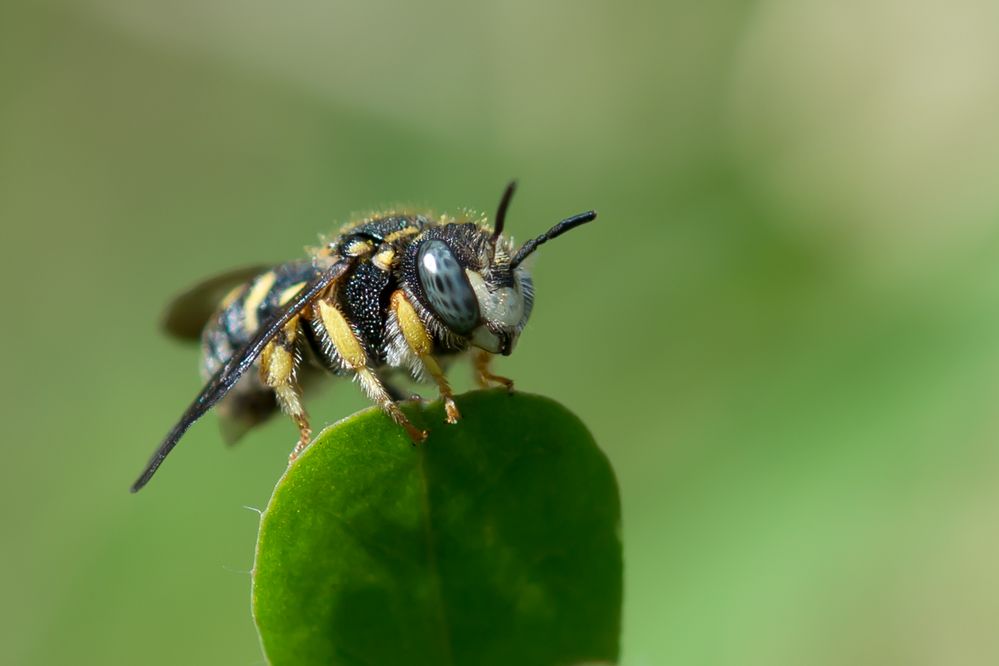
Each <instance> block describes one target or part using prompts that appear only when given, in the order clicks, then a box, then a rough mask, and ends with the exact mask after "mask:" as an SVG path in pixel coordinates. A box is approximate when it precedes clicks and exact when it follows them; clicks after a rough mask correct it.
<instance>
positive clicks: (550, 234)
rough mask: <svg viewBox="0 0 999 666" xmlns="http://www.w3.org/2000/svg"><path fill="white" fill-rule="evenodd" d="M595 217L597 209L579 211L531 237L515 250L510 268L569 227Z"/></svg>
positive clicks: (576, 225) (571, 227)
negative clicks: (535, 236) (538, 234)
mask: <svg viewBox="0 0 999 666" xmlns="http://www.w3.org/2000/svg"><path fill="white" fill-rule="evenodd" d="M595 219H597V211H595V210H589V211H586V212H585V213H580V214H579V215H573V216H572V217H567V218H566V219H564V220H562V221H561V222H559V223H558V224H556V225H555V226H554V227H552V228H551V229H549V230H548V231H546V232H545V233H543V234H541V235H540V236H538V237H537V238H532V239H531V240H529V241H527V242H526V243H524V244H523V245H521V246H520V249H519V250H517V254H516V256H514V258H513V261H511V262H510V268H511V269H514V268H516V267H517V266H518V265H519V264H520V262H522V261H523V260H524V259H526V258H527V256H528V255H529V254H531V253H532V252H534V251H535V250H537V249H538V247H539V246H540V245H543V244H545V243H547V242H548V241H550V240H551V239H553V238H557V237H559V236H561V235H562V234H564V233H565V232H567V231H569V230H570V229H575V228H576V227H578V226H579V225H581V224H586V223H587V222H592V221H593V220H595Z"/></svg>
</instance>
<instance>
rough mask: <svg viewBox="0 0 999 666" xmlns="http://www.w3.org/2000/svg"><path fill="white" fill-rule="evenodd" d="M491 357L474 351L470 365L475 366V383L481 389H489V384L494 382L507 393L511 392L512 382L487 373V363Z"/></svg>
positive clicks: (484, 352)
mask: <svg viewBox="0 0 999 666" xmlns="http://www.w3.org/2000/svg"><path fill="white" fill-rule="evenodd" d="M492 358H493V355H492V354H490V353H489V352H487V351H483V350H481V349H479V350H476V352H475V355H474V356H473V357H472V364H473V365H474V366H475V381H476V383H478V385H479V386H480V387H482V388H489V382H496V383H497V384H502V385H503V386H505V387H506V390H507V391H510V392H511V393H512V392H513V380H512V379H510V378H508V377H500V376H499V375H494V374H493V373H491V372H489V362H490V361H491V360H492Z"/></svg>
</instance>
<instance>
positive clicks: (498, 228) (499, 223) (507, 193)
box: [493, 180, 517, 243]
mask: <svg viewBox="0 0 999 666" xmlns="http://www.w3.org/2000/svg"><path fill="white" fill-rule="evenodd" d="M515 191H517V181H516V180H511V181H510V183H509V184H508V185H507V186H506V189H505V190H503V197H502V198H501V199H500V203H499V209H497V211H496V221H495V222H494V223H493V242H494V243H495V241H496V239H498V238H499V236H500V234H501V233H503V223H504V222H505V221H506V209H507V208H509V207H510V199H512V198H513V193H514V192H515Z"/></svg>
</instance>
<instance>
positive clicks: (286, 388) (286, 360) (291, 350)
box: [260, 317, 312, 460]
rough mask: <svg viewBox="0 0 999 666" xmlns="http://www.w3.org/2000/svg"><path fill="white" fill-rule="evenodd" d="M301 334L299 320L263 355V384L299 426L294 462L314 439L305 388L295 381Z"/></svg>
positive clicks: (289, 325)
mask: <svg viewBox="0 0 999 666" xmlns="http://www.w3.org/2000/svg"><path fill="white" fill-rule="evenodd" d="M297 332H298V317H295V318H294V319H292V320H291V321H289V322H288V323H287V324H286V325H285V327H284V329H283V330H282V331H281V333H280V334H278V335H277V337H275V338H274V339H273V340H271V341H270V342H269V343H267V346H266V347H264V350H263V351H262V352H261V353H260V379H261V381H263V383H264V384H266V385H267V386H269V387H270V388H271V389H273V391H274V395H275V397H276V398H277V401H278V404H279V405H280V406H281V410H282V411H283V412H285V413H286V414H288V415H289V416H291V418H292V420H293V421H294V422H295V425H296V426H298V443H297V444H296V445H295V448H294V449H293V450H292V452H291V456H290V458H291V460H294V459H295V458H297V457H298V454H300V453H301V452H302V451H303V450H305V447H306V446H308V445H309V441H310V440H311V439H312V428H311V427H310V426H309V415H308V414H307V413H306V411H305V407H303V406H302V397H301V389H299V387H298V384H297V383H296V381H295V369H296V368H297V366H298V356H297V354H296V353H295V334H296V333H297Z"/></svg>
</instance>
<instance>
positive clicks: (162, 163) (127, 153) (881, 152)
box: [0, 0, 999, 666]
mask: <svg viewBox="0 0 999 666" xmlns="http://www.w3.org/2000/svg"><path fill="white" fill-rule="evenodd" d="M997 68H999V5H996V4H995V3H994V2H988V1H986V0H952V1H948V2H943V1H942V0H930V1H928V2H921V3H910V2H903V1H902V0H877V1H875V2H846V3H828V2H818V1H816V0H774V1H770V2H760V3H751V2H723V1H716V2H710V1H709V2H682V1H678V0H674V1H671V2H642V3H612V2H593V3H585V4H584V3H573V2H568V1H563V2H550V3H549V2H544V3H537V2H524V1H514V2H507V3H489V4H488V5H487V4H485V3H482V4H478V5H470V4H463V3H453V4H451V3H443V2H430V3H401V2H400V3H381V2H364V3H362V2H352V3H332V2H317V1H313V2H309V1H304V0H303V1H298V2H289V3H270V2H261V1H258V0H249V1H247V0H243V1H239V2H237V1H235V0H207V1H206V0H197V1H195V0H181V1H179V2H169V3H168V2H155V1H152V0H87V1H76V2H69V1H68V0H67V1H65V2H60V1H50V2H47V1H40V2H30V3H29V2H13V3H12V2H5V3H3V7H2V9H0V222H2V228H3V242H2V244H0V248H2V249H0V251H2V252H3V261H2V262H0V270H2V271H3V278H4V283H5V285H6V293H7V295H8V297H7V305H6V314H5V316H4V319H3V320H4V323H5V325H4V326H3V332H2V333H0V335H2V336H3V349H4V350H5V355H4V359H3V364H2V366H3V368H4V375H5V380H6V381H5V385H6V388H5V391H4V396H5V399H4V401H3V410H4V412H3V413H4V418H3V419H2V425H0V428H2V429H3V430H2V437H3V440H4V444H5V445H4V447H3V454H2V455H3V463H2V465H0V520H2V524H3V526H4V531H3V539H2V543H3V547H2V550H0V552H2V556H0V557H2V560H0V590H2V593H0V620H2V621H0V643H2V645H3V655H4V656H3V661H4V662H5V663H11V664H45V665H49V664H70V663H73V664H83V663H86V664H135V663H141V664H180V663H183V664H259V663H261V662H262V657H261V654H260V651H259V648H258V646H257V640H256V636H255V631H254V629H253V626H252V623H251V620H250V616H249V579H248V575H247V570H248V569H249V568H250V566H251V561H252V553H253V543H254V537H255V530H256V514H254V513H253V512H252V511H250V510H247V509H245V508H243V507H244V506H250V507H261V506H263V505H264V503H265V502H266V500H267V498H268V496H269V493H270V490H271V487H272V485H273V483H274V481H275V480H276V478H277V477H278V475H279V474H280V473H281V471H282V469H283V466H284V464H285V459H286V456H287V453H288V451H289V449H290V447H291V445H292V444H293V440H294V433H293V429H292V428H291V426H290V425H289V424H288V423H286V422H284V420H278V421H276V422H274V423H271V424H270V425H268V426H267V427H266V428H264V429H263V430H262V431H260V432H258V433H255V434H253V435H251V436H250V437H249V438H248V439H247V440H246V441H245V443H244V445H242V446H240V447H238V448H236V449H231V450H227V449H226V448H225V447H224V446H223V445H222V444H221V441H220V438H219V436H218V433H217V430H216V427H215V426H216V424H215V422H214V421H215V418H214V416H210V417H208V418H206V419H205V421H204V422H202V423H199V424H198V425H197V426H196V427H195V428H194V429H193V430H192V431H191V433H190V434H189V435H188V436H187V438H186V439H185V440H184V441H183V442H182V444H181V446H180V447H179V448H178V450H177V452H176V453H175V454H174V456H173V457H171V459H170V460H169V461H168V463H167V464H166V465H165V467H164V469H163V470H162V472H161V475H160V476H158V477H157V478H156V479H155V480H154V481H153V483H152V484H151V485H150V486H149V488H148V489H147V490H145V491H143V492H142V493H141V494H139V495H137V496H130V495H129V494H128V492H127V489H128V485H129V484H130V483H131V481H132V480H133V478H134V477H135V475H136V474H137V473H138V472H139V471H140V469H141V467H142V465H143V464H144V463H145V461H146V458H147V456H148V455H149V453H150V451H151V450H152V448H153V447H154V446H155V444H156V443H157V442H158V441H159V439H160V437H161V436H162V435H163V434H164V433H165V432H166V430H167V429H168V428H169V427H170V425H172V423H173V420H174V419H175V418H176V417H177V416H178V415H179V414H180V412H181V410H182V409H183V407H185V406H186V405H187V403H188V401H189V400H190V399H191V398H192V397H193V395H194V394H195V392H196V391H197V390H198V388H199V382H198V376H197V372H196V367H197V358H196V357H197V353H196V350H195V349H193V348H188V347H185V346H183V345H181V344H178V343H175V342H174V341H171V340H168V339H166V338H164V337H163V336H162V335H161V334H160V333H159V331H158V329H157V322H158V319H159V316H160V313H161V309H162V307H163V305H164V303H165V302H167V301H168V299H169V298H170V297H171V296H172V295H173V294H174V293H175V292H177V291H178V290H179V289H181V288H184V287H186V286H188V285H189V284H191V283H192V282H195V281H197V280H198V279H200V278H201V277H203V276H206V275H209V274H212V273H213V272H216V271H218V270H220V269H224V268H228V267H232V266H238V265H241V264H245V263H251V262H257V261H281V260H284V259H288V258H293V257H297V256H300V254H301V248H302V247H303V246H304V245H307V244H312V243H314V242H315V239H316V236H317V234H319V233H321V232H329V231H332V230H334V229H335V228H336V227H337V225H338V224H339V223H341V222H343V221H345V220H347V219H348V218H349V216H350V214H351V212H352V211H358V210H367V209H370V208H373V207H377V206H379V205H384V204H389V203H394V202H414V203H417V204H426V205H429V206H432V207H434V208H437V209H439V210H455V209H457V208H459V207H463V206H468V207H472V208H476V209H480V210H485V211H487V212H489V213H490V214H491V213H492V211H493V209H494V207H495V204H496V202H497V199H498V197H499V194H500V192H501V190H502V187H503V185H504V184H505V183H506V181H507V179H508V178H509V177H511V176H517V177H519V178H520V183H521V188H520V192H519V193H518V196H517V198H516V199H515V201H514V203H513V207H512V210H511V214H510V218H509V221H508V229H510V231H512V232H513V233H514V234H515V235H516V236H517V237H518V238H519V239H521V240H523V239H525V238H527V237H528V236H530V235H533V234H536V233H538V232H539V231H541V230H543V229H546V228H547V227H548V226H550V225H551V224H552V223H553V222H554V221H556V220H558V219H560V218H561V217H563V216H565V215H568V214H572V213H576V212H578V211H580V210H585V209H588V208H591V207H592V208H596V209H597V210H598V211H599V212H600V219H599V220H598V221H597V223H595V224H594V225H591V226H588V227H586V228H584V229H581V230H579V231H576V232H573V233H572V234H570V235H568V236H566V237H565V238H564V239H560V240H559V241H558V242H556V243H553V244H552V245H550V246H546V247H545V249H544V250H543V251H542V252H541V253H540V256H539V258H538V262H537V264H536V268H535V281H536V286H537V290H538V298H537V305H536V308H535V313H534V315H533V318H532V321H531V324H530V326H529V327H528V329H527V331H526V333H525V335H524V337H523V338H522V340H521V343H520V345H519V347H518V350H517V353H516V354H515V355H514V356H512V357H510V358H509V359H503V360H501V361H500V363H499V365H498V370H499V371H500V372H502V373H503V374H509V375H510V376H512V377H515V378H516V379H517V381H518V386H519V387H521V388H522V389H523V390H525V391H531V392H536V393H541V394H545V395H548V396H552V397H555V398H557V399H559V400H560V401H562V402H563V403H564V404H565V405H567V406H568V407H569V408H571V409H572V410H574V411H575V412H576V413H578V414H579V415H580V416H581V417H582V418H583V419H584V421H586V422H587V423H588V424H589V426H590V428H591V429H592V430H593V432H594V434H595V436H596V438H597V441H598V442H600V443H601V444H602V446H603V447H604V448H605V450H606V451H607V453H608V455H609V456H610V458H611V460H612V461H613V463H614V465H615V467H616V469H617V472H618V475H619V479H620V482H621V489H622V495H623V503H624V535H625V558H626V590H625V592H626V607H625V617H624V626H625V630H624V637H623V646H624V647H623V649H624V654H623V663H624V664H627V665H633V666H645V665H653V664H738V665H743V666H744V665H757V664H758V665H767V666H772V665H775V664H781V665H783V664H787V665H798V664H818V665H822V664H830V665H831V664H847V663H849V664H906V665H910V664H917V665H920V664H947V665H961V664H994V663H997V662H999V567H997V562H999V447H997V445H996V440H997V439H999V412H997V409H996V404H997V401H999V77H997V76H996V71H997ZM452 375H453V376H454V377H455V379H456V380H457V383H458V384H459V386H462V387H467V386H468V385H469V381H468V380H467V376H468V375H470V371H468V369H467V367H463V366H457V367H455V368H454V370H453V371H452ZM310 404H311V411H312V413H313V414H314V418H315V419H316V421H317V422H321V421H332V420H335V419H337V418H339V417H341V416H343V415H346V414H348V413H350V412H352V411H353V410H355V409H357V408H359V407H361V406H363V405H364V404H365V402H364V400H363V399H362V398H361V397H360V395H359V391H358V390H357V388H356V387H354V386H351V385H349V384H347V383H341V384H337V385H335V386H332V387H331V388H330V390H328V391H327V392H325V393H323V394H320V395H319V396H318V397H316V398H314V399H313V400H312V401H311V403H310ZM303 510H307V507H303Z"/></svg>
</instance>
